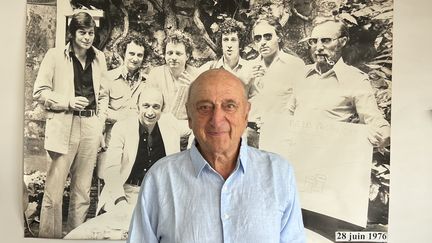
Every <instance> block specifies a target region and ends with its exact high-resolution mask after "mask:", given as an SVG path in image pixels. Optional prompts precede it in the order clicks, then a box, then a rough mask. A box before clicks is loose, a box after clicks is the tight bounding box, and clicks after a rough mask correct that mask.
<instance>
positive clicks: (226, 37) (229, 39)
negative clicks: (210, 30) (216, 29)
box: [222, 32, 240, 60]
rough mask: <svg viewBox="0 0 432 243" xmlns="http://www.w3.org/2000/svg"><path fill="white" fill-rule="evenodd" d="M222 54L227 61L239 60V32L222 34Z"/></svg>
mask: <svg viewBox="0 0 432 243" xmlns="http://www.w3.org/2000/svg"><path fill="white" fill-rule="evenodd" d="M222 53H223V56H224V58H225V59H227V60H231V59H237V58H239V56H240V42H239V38H238V34H237V32H231V33H228V34H222Z"/></svg>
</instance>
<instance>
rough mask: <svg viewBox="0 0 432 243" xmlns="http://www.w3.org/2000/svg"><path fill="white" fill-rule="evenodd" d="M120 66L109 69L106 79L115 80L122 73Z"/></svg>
mask: <svg viewBox="0 0 432 243" xmlns="http://www.w3.org/2000/svg"><path fill="white" fill-rule="evenodd" d="M122 70H123V69H122V66H120V67H117V68H114V69H111V70H109V71H108V77H109V79H110V80H116V79H117V78H118V77H119V76H120V74H121V73H122Z"/></svg>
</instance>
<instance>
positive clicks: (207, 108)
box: [197, 105, 213, 114]
mask: <svg viewBox="0 0 432 243" xmlns="http://www.w3.org/2000/svg"><path fill="white" fill-rule="evenodd" d="M197 110H198V112H200V113H203V114H207V113H209V112H211V111H212V110H213V106H211V105H199V106H198V107H197Z"/></svg>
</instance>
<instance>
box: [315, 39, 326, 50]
mask: <svg viewBox="0 0 432 243" xmlns="http://www.w3.org/2000/svg"><path fill="white" fill-rule="evenodd" d="M315 48H316V49H317V50H323V49H324V45H323V43H322V42H321V40H318V41H317V43H316V46H315Z"/></svg>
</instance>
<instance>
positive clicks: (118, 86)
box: [97, 33, 146, 179]
mask: <svg viewBox="0 0 432 243" xmlns="http://www.w3.org/2000/svg"><path fill="white" fill-rule="evenodd" d="M145 46H146V44H145V40H144V37H143V36H141V35H139V34H138V33H131V34H129V35H127V36H126V38H125V39H124V40H123V41H122V42H121V43H120V48H119V49H120V54H121V56H122V57H123V59H124V60H123V65H121V66H120V67H118V68H116V69H113V70H110V71H109V72H108V77H109V79H110V81H111V83H110V88H109V102H108V110H107V118H106V124H105V147H104V150H105V149H106V148H108V146H109V144H110V140H111V130H112V127H113V125H114V123H116V122H117V121H119V120H124V119H127V118H130V117H136V115H137V114H138V110H137V107H138V106H137V103H138V97H139V95H140V93H141V90H142V89H143V86H144V85H145V83H146V78H145V77H144V71H143V68H142V64H143V60H144V58H145V54H146V53H145V52H146V48H145ZM105 160H106V153H105V152H102V153H100V154H99V157H98V167H97V168H98V176H99V178H101V179H104V174H103V170H102V168H103V167H104V165H103V164H104V163H105Z"/></svg>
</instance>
